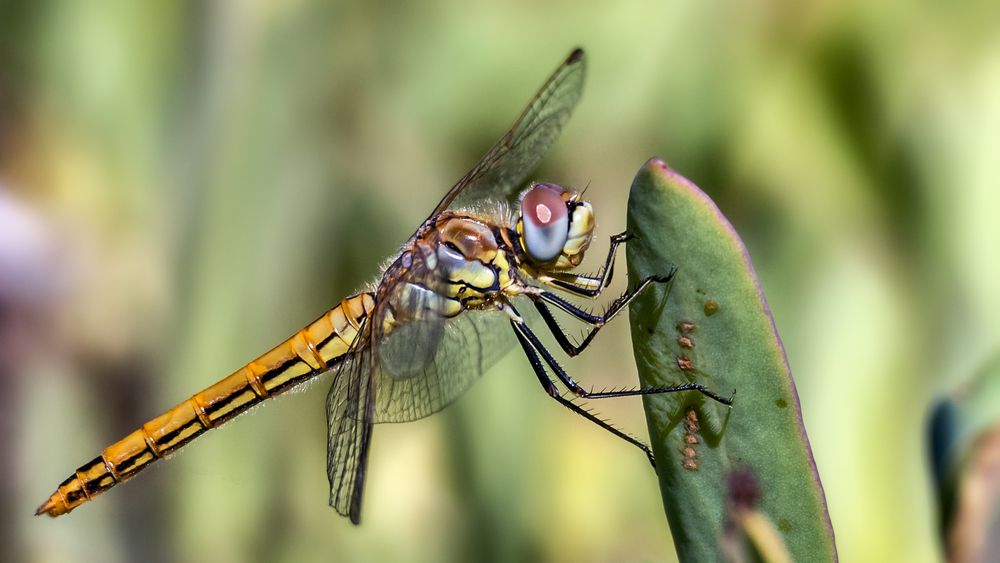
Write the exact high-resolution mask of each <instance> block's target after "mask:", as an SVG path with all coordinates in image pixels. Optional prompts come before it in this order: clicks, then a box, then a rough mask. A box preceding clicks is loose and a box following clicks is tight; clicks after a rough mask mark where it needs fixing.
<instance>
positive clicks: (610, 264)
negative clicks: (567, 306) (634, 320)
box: [539, 231, 633, 297]
mask: <svg viewBox="0 0 1000 563" xmlns="http://www.w3.org/2000/svg"><path fill="white" fill-rule="evenodd" d="M632 238H633V235H632V234H630V233H629V232H628V231H625V232H621V233H618V234H617V235H614V236H612V237H611V246H610V247H609V248H608V257H607V259H606V260H605V261H604V266H603V267H602V268H601V269H600V270H599V271H598V273H597V275H596V276H587V275H583V274H570V273H563V272H558V273H553V274H548V275H545V276H540V277H539V279H540V280H541V281H543V282H544V283H546V284H548V285H551V286H552V287H555V288H558V289H561V290H563V291H567V292H569V293H573V294H575V295H579V296H581V297H597V296H598V295H600V294H601V291H602V290H604V288H606V287H608V285H610V284H611V278H612V277H613V276H614V275H615V256H616V255H617V253H618V247H619V246H620V245H621V244H622V243H624V242H626V241H628V240H631V239H632Z"/></svg>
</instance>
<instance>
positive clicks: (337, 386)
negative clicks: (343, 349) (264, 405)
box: [326, 323, 375, 524]
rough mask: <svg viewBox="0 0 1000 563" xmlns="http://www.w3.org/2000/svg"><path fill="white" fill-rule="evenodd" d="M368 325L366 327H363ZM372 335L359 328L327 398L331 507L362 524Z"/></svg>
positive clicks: (370, 412) (370, 413)
mask: <svg viewBox="0 0 1000 563" xmlns="http://www.w3.org/2000/svg"><path fill="white" fill-rule="evenodd" d="M366 324H367V323H366ZM370 333H371V331H370V330H368V329H367V327H366V326H362V327H361V330H359V335H358V338H357V340H355V343H354V346H353V348H354V351H352V352H350V353H349V355H348V357H347V358H346V359H345V360H344V362H343V363H341V364H340V366H339V367H338V368H337V371H336V373H335V374H334V377H333V383H332V384H331V386H330V391H329V393H327V396H326V419H327V452H326V455H327V457H326V472H327V477H328V478H329V480H330V506H332V507H334V508H335V509H336V510H337V512H339V513H340V514H342V515H344V516H348V517H350V519H351V522H353V523H354V524H359V523H360V522H361V497H362V494H363V493H364V487H365V473H366V470H367V468H368V448H369V445H370V444H371V437H372V424H373V423H374V402H373V399H374V395H373V391H374V377H373V375H374V366H375V363H374V360H373V358H372V350H371V346H370V345H367V344H368V341H369V339H370V337H368V336H367V335H369V334H370Z"/></svg>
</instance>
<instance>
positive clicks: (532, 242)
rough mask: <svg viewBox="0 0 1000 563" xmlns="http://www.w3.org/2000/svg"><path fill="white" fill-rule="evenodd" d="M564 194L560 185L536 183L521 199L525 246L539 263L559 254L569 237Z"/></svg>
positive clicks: (529, 254) (567, 213) (567, 214)
mask: <svg viewBox="0 0 1000 563" xmlns="http://www.w3.org/2000/svg"><path fill="white" fill-rule="evenodd" d="M562 193H563V190H562V189H561V188H559V187H558V186H554V185H552V184H535V185H534V186H532V187H531V188H530V189H529V190H528V191H527V192H526V193H525V194H524V197H523V198H521V220H522V224H523V229H524V232H523V234H522V238H523V243H524V249H525V250H526V251H527V252H528V256H530V257H531V258H532V259H533V260H536V261H538V262H548V261H550V260H553V259H555V258H556V257H557V256H559V253H560V252H562V249H563V245H565V244H566V238H567V237H568V236H569V212H568V211H567V208H566V202H565V201H563V198H562Z"/></svg>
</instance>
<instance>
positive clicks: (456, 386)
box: [375, 310, 516, 422]
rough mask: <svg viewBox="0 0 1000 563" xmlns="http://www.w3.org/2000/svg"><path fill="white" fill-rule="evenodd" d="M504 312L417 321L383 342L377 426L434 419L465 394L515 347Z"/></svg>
mask: <svg viewBox="0 0 1000 563" xmlns="http://www.w3.org/2000/svg"><path fill="white" fill-rule="evenodd" d="M515 342H516V340H515V337H514V334H513V332H512V331H511V329H510V326H509V324H508V321H507V316H506V315H505V314H504V313H502V312H500V311H495V310H494V311H475V310H473V311H465V312H463V313H461V314H460V315H458V316H457V317H454V318H451V319H445V318H441V317H436V318H429V319H425V320H420V321H414V322H412V323H408V324H406V325H404V326H401V327H399V328H397V329H395V330H394V331H392V332H391V333H389V334H388V335H386V336H385V337H384V338H383V341H382V342H381V343H380V345H379V350H378V354H379V365H378V369H377V370H376V374H375V389H376V391H375V422H408V421H411V420H416V419H418V418H423V417H425V416H428V415H431V414H433V413H435V412H437V411H439V410H441V409H443V408H444V407H446V406H447V405H448V404H450V403H451V402H452V401H454V400H455V399H457V398H458V397H459V396H460V395H462V394H463V393H464V392H465V391H466V390H467V389H468V388H469V387H470V386H472V384H473V383H475V382H476V380H478V379H479V377H480V376H481V375H483V374H484V373H486V371H487V370H488V369H489V368H490V367H491V366H493V365H494V364H495V363H496V362H497V361H499V360H500V358H502V357H503V356H504V355H505V354H506V353H507V352H508V351H510V349H511V348H512V347H513V346H514V344H515Z"/></svg>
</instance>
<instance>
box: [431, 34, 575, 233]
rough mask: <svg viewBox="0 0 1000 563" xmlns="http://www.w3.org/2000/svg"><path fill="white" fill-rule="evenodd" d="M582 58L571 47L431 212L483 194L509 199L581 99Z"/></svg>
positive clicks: (479, 198)
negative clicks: (515, 115) (517, 112)
mask: <svg viewBox="0 0 1000 563" xmlns="http://www.w3.org/2000/svg"><path fill="white" fill-rule="evenodd" d="M585 63H586V61H585V57H584V55H583V50H582V49H574V50H573V52H572V53H570V54H569V56H568V57H567V58H566V60H565V61H564V62H563V63H562V64H561V65H560V66H559V68H557V69H556V71H555V72H554V73H552V76H550V77H549V79H548V80H546V81H545V84H543V85H542V87H541V89H539V90H538V92H537V93H536V94H535V96H534V97H533V98H532V99H531V101H530V102H529V103H528V106H527V107H526V108H525V109H524V111H523V112H522V113H521V115H520V117H518V118H517V121H515V122H514V125H513V126H511V128H510V130H509V131H507V133H506V134H505V135H504V136H503V137H501V138H500V140H499V141H497V142H496V144H494V145H493V147H492V148H490V150H489V151H487V152H486V154H485V155H483V157H482V158H481V159H480V160H479V163H477V164H476V165H475V166H474V167H473V168H472V170H469V172H468V173H466V175H465V176H463V177H462V178H461V179H460V180H459V181H458V183H456V184H455V185H454V186H453V187H452V188H451V190H449V191H448V193H447V194H445V196H444V199H442V200H441V202H440V203H438V205H437V207H436V208H435V209H434V213H432V214H431V216H434V215H436V214H438V213H440V212H441V211H444V210H445V209H449V208H457V207H463V206H466V205H470V204H474V203H477V202H479V201H482V200H486V199H492V200H496V201H507V202H510V201H512V200H513V199H514V197H515V196H516V194H517V192H518V189H519V188H520V187H521V184H522V183H523V182H524V180H525V179H526V178H527V177H528V174H531V172H532V171H534V169H535V168H536V167H537V166H538V163H539V162H541V160H542V157H543V156H545V153H547V152H548V150H549V148H551V147H552V144H553V143H555V141H556V139H557V138H558V137H559V133H560V131H562V128H563V125H564V124H565V123H566V120H567V119H569V116H570V114H571V113H572V112H573V108H574V107H575V106H576V103H577V102H578V101H579V100H580V95H581V93H582V92H583V79H584V75H585V69H586V64H585Z"/></svg>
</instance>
